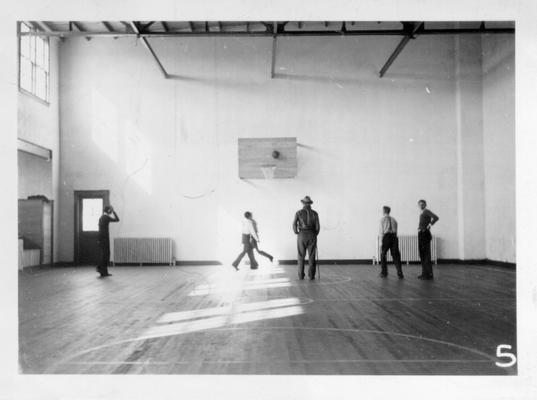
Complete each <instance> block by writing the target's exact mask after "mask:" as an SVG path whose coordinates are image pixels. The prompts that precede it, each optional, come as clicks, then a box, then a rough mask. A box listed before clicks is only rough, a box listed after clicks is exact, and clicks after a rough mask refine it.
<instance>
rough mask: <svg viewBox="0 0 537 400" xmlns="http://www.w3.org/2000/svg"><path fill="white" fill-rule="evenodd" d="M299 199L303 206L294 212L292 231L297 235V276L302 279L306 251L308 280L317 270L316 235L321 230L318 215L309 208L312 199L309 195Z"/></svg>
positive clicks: (312, 278)
mask: <svg viewBox="0 0 537 400" xmlns="http://www.w3.org/2000/svg"><path fill="white" fill-rule="evenodd" d="M300 201H301V202H302V204H303V207H302V209H301V210H298V211H297V212H296V214H295V219H294V220H293V232H295V234H296V235H297V249H298V278H299V279H304V276H305V274H304V258H305V257H306V252H307V253H308V264H309V270H308V276H309V278H310V280H314V279H315V272H316V270H317V260H316V253H317V235H318V234H319V231H320V230H321V225H320V223H319V215H318V214H317V212H316V211H314V210H312V208H311V205H312V203H313V201H312V200H311V199H310V197H309V196H306V197H304V198H303V199H302V200H300Z"/></svg>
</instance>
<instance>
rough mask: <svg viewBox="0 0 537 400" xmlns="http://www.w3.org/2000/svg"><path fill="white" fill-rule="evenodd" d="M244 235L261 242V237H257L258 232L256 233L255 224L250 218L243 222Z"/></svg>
mask: <svg viewBox="0 0 537 400" xmlns="http://www.w3.org/2000/svg"><path fill="white" fill-rule="evenodd" d="M242 234H243V235H251V236H252V237H253V238H254V239H255V240H256V241H258V242H259V237H258V236H257V232H256V231H255V228H254V223H253V222H252V220H250V219H248V218H244V219H243V220H242Z"/></svg>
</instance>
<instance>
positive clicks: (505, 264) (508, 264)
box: [487, 259, 516, 268]
mask: <svg viewBox="0 0 537 400" xmlns="http://www.w3.org/2000/svg"><path fill="white" fill-rule="evenodd" d="M487 264H489V265H494V266H495V267H503V268H516V263H512V262H507V261H496V260H489V259H487Z"/></svg>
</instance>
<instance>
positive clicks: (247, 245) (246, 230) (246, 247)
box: [231, 211, 259, 271]
mask: <svg viewBox="0 0 537 400" xmlns="http://www.w3.org/2000/svg"><path fill="white" fill-rule="evenodd" d="M251 217H252V213H251V212H250V211H246V212H245V213H244V220H243V221H242V245H243V248H242V252H241V253H240V254H239V255H238V256H237V258H236V259H235V261H233V263H232V264H231V265H233V267H234V268H235V269H236V270H237V271H238V270H239V264H240V262H241V260H242V258H243V257H244V255H245V254H248V258H249V259H250V268H251V269H257V267H258V264H257V261H256V260H255V257H254V248H253V247H252V243H251V241H250V238H253V239H254V240H255V241H256V242H259V237H258V236H257V232H256V231H255V229H254V224H253V222H252V219H251Z"/></svg>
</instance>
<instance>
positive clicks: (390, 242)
mask: <svg viewBox="0 0 537 400" xmlns="http://www.w3.org/2000/svg"><path fill="white" fill-rule="evenodd" d="M382 210H383V214H384V216H383V217H382V219H381V220H380V226H379V235H380V238H381V240H382V245H381V250H380V251H381V253H380V263H381V266H382V269H381V272H380V276H381V277H383V278H385V277H387V276H388V266H387V260H386V258H387V257H386V255H387V253H388V250H390V253H391V254H392V258H393V262H394V264H395V268H396V269H397V276H398V277H399V279H403V278H404V276H403V269H402V268H401V253H400V252H399V239H398V238H397V221H396V220H395V218H393V217H392V216H390V211H391V209H390V207H388V206H384V207H382Z"/></svg>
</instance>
